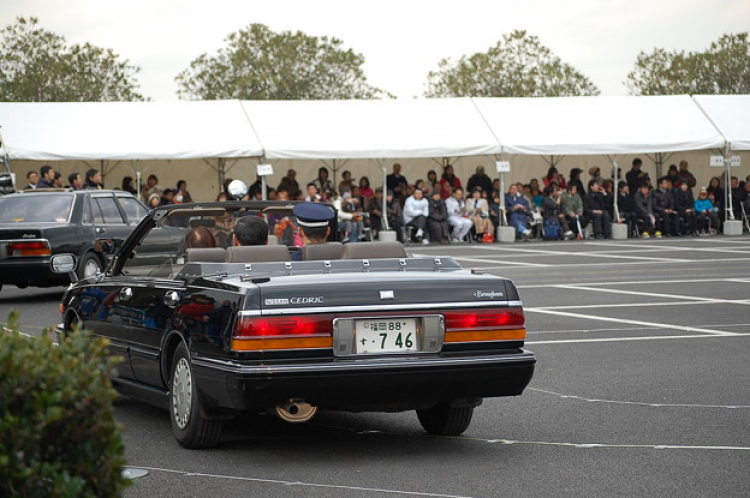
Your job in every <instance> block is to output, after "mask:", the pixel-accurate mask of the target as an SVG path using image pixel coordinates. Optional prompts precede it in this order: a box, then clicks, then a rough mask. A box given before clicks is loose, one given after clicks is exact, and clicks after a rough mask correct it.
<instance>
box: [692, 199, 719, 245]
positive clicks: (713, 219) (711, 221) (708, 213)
mask: <svg viewBox="0 0 750 498" xmlns="http://www.w3.org/2000/svg"><path fill="white" fill-rule="evenodd" d="M693 208H694V209H695V212H696V214H697V217H698V219H697V228H699V229H700V231H701V233H704V234H708V233H710V232H711V231H712V230H716V229H718V228H719V209H718V208H717V207H716V206H714V203H713V202H711V199H709V197H708V191H707V190H706V187H703V188H701V191H700V194H698V198H697V199H696V200H695V204H693Z"/></svg>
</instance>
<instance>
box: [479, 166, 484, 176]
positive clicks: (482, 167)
mask: <svg viewBox="0 0 750 498" xmlns="http://www.w3.org/2000/svg"><path fill="white" fill-rule="evenodd" d="M483 174H484V166H477V175H483Z"/></svg>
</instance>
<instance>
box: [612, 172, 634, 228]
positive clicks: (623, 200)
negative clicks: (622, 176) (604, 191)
mask: <svg viewBox="0 0 750 498" xmlns="http://www.w3.org/2000/svg"><path fill="white" fill-rule="evenodd" d="M617 212H618V214H619V216H620V219H619V220H617V222H618V223H627V225H628V233H629V234H630V236H631V237H635V235H636V221H637V219H638V217H637V215H636V213H635V203H634V202H633V196H632V195H630V186H629V185H628V182H626V181H622V180H621V181H620V182H619V183H618V184H617Z"/></svg>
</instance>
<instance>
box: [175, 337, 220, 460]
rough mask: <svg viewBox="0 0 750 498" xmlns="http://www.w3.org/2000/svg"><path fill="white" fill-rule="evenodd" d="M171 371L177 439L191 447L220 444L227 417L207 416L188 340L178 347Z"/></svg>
mask: <svg viewBox="0 0 750 498" xmlns="http://www.w3.org/2000/svg"><path fill="white" fill-rule="evenodd" d="M171 372H172V375H171V376H170V383H171V385H170V391H171V392H170V405H171V406H170V415H171V416H170V417H169V418H170V420H171V421H172V433H173V434H174V436H175V438H176V439H177V442H179V443H180V444H181V445H182V446H184V447H185V448H190V449H199V448H209V447H212V446H216V445H217V444H219V441H220V440H221V431H222V428H223V426H224V421H223V420H221V419H218V420H217V419H210V418H207V417H206V415H205V414H204V411H203V409H202V406H201V402H200V396H199V395H198V390H197V389H196V386H195V383H194V382H193V380H194V377H193V367H192V365H191V364H190V355H189V353H188V351H187V348H186V347H185V344H184V343H180V345H179V346H177V349H176V350H175V353H174V357H173V359H172V370H171Z"/></svg>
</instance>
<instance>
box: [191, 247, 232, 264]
mask: <svg viewBox="0 0 750 498" xmlns="http://www.w3.org/2000/svg"><path fill="white" fill-rule="evenodd" d="M226 260H227V251H226V250H224V248H223V247H191V248H189V249H186V250H185V263H195V262H200V263H224V262H225V261H226Z"/></svg>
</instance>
